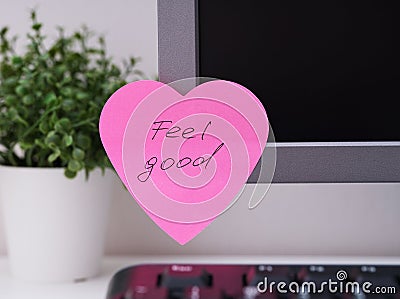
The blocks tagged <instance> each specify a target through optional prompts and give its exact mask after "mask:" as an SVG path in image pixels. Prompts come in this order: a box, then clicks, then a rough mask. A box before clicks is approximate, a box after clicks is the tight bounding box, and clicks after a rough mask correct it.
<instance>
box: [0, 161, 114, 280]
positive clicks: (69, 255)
mask: <svg viewBox="0 0 400 299" xmlns="http://www.w3.org/2000/svg"><path fill="white" fill-rule="evenodd" d="M113 178H114V174H113V173H112V172H111V171H106V175H105V176H103V175H102V174H101V171H100V170H95V171H94V172H91V173H90V177H89V180H88V181H86V180H85V175H84V172H80V173H79V174H78V176H77V177H76V178H75V179H72V180H71V179H67V178H66V177H64V170H63V169H61V168H25V167H5V166H0V199H1V200H2V202H3V215H4V220H5V229H6V241H7V250H8V256H9V260H10V266H11V272H12V273H13V274H14V276H15V277H17V278H19V279H22V280H26V281H38V282H39V281H40V282H63V281H74V280H79V279H86V278H90V277H93V276H96V275H97V274H98V273H99V270H100V265H101V258H102V256H103V248H104V236H105V230H106V225H107V218H108V208H109V202H110V197H111V190H112V182H113Z"/></svg>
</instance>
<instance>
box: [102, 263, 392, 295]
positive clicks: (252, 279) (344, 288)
mask: <svg viewBox="0 0 400 299" xmlns="http://www.w3.org/2000/svg"><path fill="white" fill-rule="evenodd" d="M258 298H269V299H314V298H315V299H317V298H318V299H323V298H326V299H329V298H332V299H372V298H374V299H375V298H376V299H378V298H380V299H389V298H390V299H400V266H387V265H384V266H378V265H341V266H339V265H291V266H289V265H215V264H213V265H202V264H200V265H199V264H198V265H192V264H188V265H184V264H165V265H163V264H154V265H152V264H149V265H138V266H133V267H129V268H126V269H123V270H121V271H119V272H117V273H116V274H115V275H114V277H113V278H112V280H111V282H110V285H109V288H108V293H107V299H258Z"/></svg>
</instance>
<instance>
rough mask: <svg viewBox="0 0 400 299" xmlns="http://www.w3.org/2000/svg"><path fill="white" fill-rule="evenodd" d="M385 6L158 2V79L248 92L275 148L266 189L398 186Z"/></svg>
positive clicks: (399, 124) (392, 59) (398, 128)
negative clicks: (208, 80) (216, 83)
mask: <svg viewBox="0 0 400 299" xmlns="http://www.w3.org/2000/svg"><path fill="white" fill-rule="evenodd" d="M393 5H394V3H392V2H387V1H361V0H358V1H318V0H315V1H295V0H292V1H261V0H260V1H243V0H230V1H223V0H212V1H211V0H208V1H207V0H199V1H196V0H182V1H179V0H178V1H176V0H174V1H171V0H159V1H158V28H159V76H160V80H161V81H163V82H171V81H174V80H178V79H181V78H187V77H195V76H200V77H215V78H219V79H226V80H231V81H235V82H238V83H240V84H242V85H244V86H246V87H248V88H249V89H250V90H252V91H253V92H254V93H255V94H256V95H257V96H258V98H259V99H260V100H261V101H262V102H263V104H264V106H265V108H266V111H267V113H268V116H269V119H270V122H271V126H272V129H273V131H274V134H275V139H276V142H277V143H276V146H277V165H276V171H275V176H274V179H273V182H275V183H367V182H370V183H376V182H382V183H384V182H400V111H399V110H398V109H396V107H397V106H398V105H397V104H398V102H399V99H400V92H399V90H400V89H399V87H398V79H396V75H397V73H398V70H399V69H400V68H399V59H398V53H399V52H398V49H397V50H396V46H395V39H396V38H397V37H396V36H397V33H396V32H395V19H396V18H397V16H396V15H395V11H396V10H395V9H394V6H393ZM255 177H256V176H255V175H254V173H253V175H252V176H251V177H250V178H249V182H250V183H251V182H254V180H255V179H254V178H255ZM262 179H263V178H261V181H262Z"/></svg>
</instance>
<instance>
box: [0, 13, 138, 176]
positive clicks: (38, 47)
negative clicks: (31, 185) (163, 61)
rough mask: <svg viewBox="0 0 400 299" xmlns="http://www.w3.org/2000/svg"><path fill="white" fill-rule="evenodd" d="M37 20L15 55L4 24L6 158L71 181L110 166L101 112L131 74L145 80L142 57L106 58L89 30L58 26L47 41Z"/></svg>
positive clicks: (0, 130) (0, 139)
mask: <svg viewBox="0 0 400 299" xmlns="http://www.w3.org/2000/svg"><path fill="white" fill-rule="evenodd" d="M31 20H32V25H31V31H30V32H29V33H28V34H27V36H28V42H29V44H28V45H27V47H26V50H25V52H22V53H15V51H14V49H13V47H14V40H15V38H13V37H8V28H2V29H0V148H2V151H1V152H0V163H1V164H5V165H15V166H32V167H64V168H65V176H66V177H68V178H73V177H75V176H76V174H77V172H79V171H81V170H85V172H87V173H88V172H90V171H91V170H93V169H94V168H96V167H100V168H102V169H104V168H106V167H111V164H110V162H109V160H108V158H107V156H106V154H105V152H104V149H103V146H102V144H101V141H100V138H99V134H98V121H99V116H100V112H101V109H102V107H103V105H104V103H105V101H106V100H107V99H108V98H109V96H110V95H111V94H112V93H113V92H114V91H115V90H116V89H118V88H120V87H121V86H123V85H124V84H126V79H127V78H128V77H129V78H130V80H131V81H132V80H134V79H136V78H140V77H141V75H140V74H141V73H140V72H139V71H138V70H136V69H135V68H134V67H135V64H136V59H134V58H130V59H128V60H126V61H125V63H124V66H123V67H122V68H121V67H118V66H117V65H116V64H114V63H113V61H112V59H111V58H110V57H108V56H107V53H106V44H105V40H104V38H103V37H100V38H98V42H97V44H95V43H94V42H93V41H90V39H91V37H93V36H94V37H95V35H93V33H91V32H90V30H89V29H87V28H82V29H81V30H78V31H76V32H73V33H72V34H70V35H68V34H66V32H64V30H63V29H62V28H59V36H58V37H57V38H56V39H55V40H53V41H50V42H49V41H46V43H45V42H44V40H45V37H44V36H43V34H42V33H41V29H42V27H43V25H42V24H41V23H40V22H39V21H38V20H37V17H36V11H34V10H33V11H32V12H31ZM45 44H46V45H45ZM93 44H94V46H93ZM47 45H48V46H47ZM88 45H90V46H88ZM16 148H19V149H21V151H22V152H21V153H19V154H18V155H16V153H15V149H16Z"/></svg>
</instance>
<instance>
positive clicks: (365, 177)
mask: <svg viewBox="0 0 400 299" xmlns="http://www.w3.org/2000/svg"><path fill="white" fill-rule="evenodd" d="M197 1H198V0H158V58H159V61H158V68H159V78H160V80H161V81H162V82H164V83H170V82H172V81H175V80H179V79H183V78H191V77H197V76H198V74H199V51H198V49H199V47H198V44H199V39H198V26H197V24H198V23H197V22H198V14H197V3H198V2H197ZM272 127H273V124H272ZM399 130H400V128H399ZM275 145H276V148H277V163H276V170H275V176H274V178H273V182H274V183H393V182H400V141H396V142H315V143H310V142H293V143H280V142H279V141H277V142H276V144H275ZM266 150H268V148H266ZM256 178H257V168H256V170H255V171H254V172H253V174H252V175H251V176H250V178H249V180H248V183H254V182H255V181H256ZM265 180H266V179H263V178H262V177H261V182H263V181H265Z"/></svg>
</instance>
